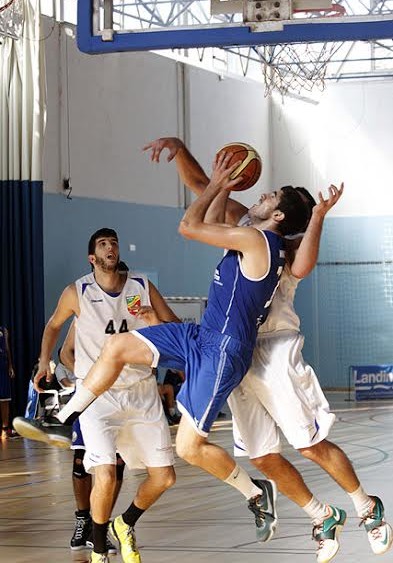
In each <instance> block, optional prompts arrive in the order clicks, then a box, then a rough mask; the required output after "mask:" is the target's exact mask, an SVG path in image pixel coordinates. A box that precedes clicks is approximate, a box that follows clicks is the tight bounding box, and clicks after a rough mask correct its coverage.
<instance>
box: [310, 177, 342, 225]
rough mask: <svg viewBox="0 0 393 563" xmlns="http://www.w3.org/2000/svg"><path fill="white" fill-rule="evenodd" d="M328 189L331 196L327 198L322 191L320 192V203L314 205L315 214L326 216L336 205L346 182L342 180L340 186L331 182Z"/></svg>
mask: <svg viewBox="0 0 393 563" xmlns="http://www.w3.org/2000/svg"><path fill="white" fill-rule="evenodd" d="M328 191H329V196H328V197H327V198H326V199H325V198H324V197H323V195H322V192H318V203H317V204H316V205H315V206H314V207H313V210H312V212H313V214H318V215H321V216H322V217H324V216H325V215H326V213H327V212H328V211H329V209H331V208H332V207H333V206H334V205H336V203H337V202H338V200H339V199H340V197H341V196H342V194H343V191H344V182H341V184H340V187H339V188H337V187H336V186H334V185H333V184H331V185H330V186H329V188H328Z"/></svg>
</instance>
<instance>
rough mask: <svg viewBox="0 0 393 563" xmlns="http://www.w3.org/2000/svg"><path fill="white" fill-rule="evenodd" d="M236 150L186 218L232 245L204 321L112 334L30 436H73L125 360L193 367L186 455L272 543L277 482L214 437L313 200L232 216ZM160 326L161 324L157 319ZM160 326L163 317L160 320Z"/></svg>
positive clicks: (207, 237) (270, 198) (280, 198)
mask: <svg viewBox="0 0 393 563" xmlns="http://www.w3.org/2000/svg"><path fill="white" fill-rule="evenodd" d="M231 156H232V155H231V153H228V154H225V153H223V154H221V155H220V156H218V157H217V158H216V160H215V162H214V164H213V173H212V177H211V179H210V182H209V184H208V186H207V188H206V190H205V191H204V192H203V194H202V195H201V196H200V197H199V198H198V199H197V200H196V201H194V202H193V203H192V204H191V206H190V207H189V208H188V210H187V211H186V213H185V215H184V217H183V219H182V221H181V222H180V226H179V232H180V233H181V234H182V235H183V236H184V237H185V238H188V239H192V240H198V241H200V242H204V243H206V244H210V245H213V246H216V247H220V248H223V249H229V250H228V251H227V252H226V254H225V255H224V257H223V259H222V260H221V262H220V263H219V264H218V266H217V268H216V271H215V274H214V280H213V282H212V284H211V287H210V292H209V299H208V305H207V308H206V311H205V314H204V317H203V320H202V322H201V324H200V325H196V324H194V323H185V324H175V323H168V324H158V323H159V321H158V319H157V325H156V326H149V327H147V328H143V329H138V330H134V331H132V333H124V334H116V335H113V336H111V337H110V338H109V339H108V340H107V342H106V344H105V345H104V347H103V349H102V352H101V355H100V357H99V359H98V360H97V362H96V363H95V364H94V366H93V367H92V369H91V370H90V372H89V374H88V376H87V377H86V379H85V380H84V382H83V384H82V385H80V387H79V389H78V390H77V392H76V393H75V395H74V397H73V398H72V399H71V400H70V402H69V403H68V404H67V405H65V407H64V408H63V409H62V411H61V413H60V414H59V415H58V420H57V423H55V425H54V426H51V427H42V426H35V427H34V428H32V429H31V432H28V433H26V434H25V435H26V437H29V438H32V439H35V438H38V439H42V438H41V436H40V434H42V433H45V434H46V435H47V436H48V441H49V442H50V441H51V440H52V441H53V443H57V437H58V436H59V435H60V436H61V437H64V436H68V437H69V436H70V432H69V430H68V429H67V428H66V427H65V426H64V425H60V424H59V421H60V422H62V423H65V424H66V425H70V424H72V422H73V421H74V420H75V419H76V418H77V417H78V416H79V414H80V413H82V412H83V411H84V410H85V409H86V408H87V407H88V406H89V405H90V404H91V403H93V401H95V400H96V398H97V397H98V396H99V395H101V394H102V393H103V392H104V391H105V390H107V389H109V388H110V387H111V385H113V384H114V382H115V381H116V380H117V377H118V375H119V373H120V372H121V370H122V369H123V367H124V365H125V364H139V365H149V366H152V367H158V366H160V367H170V368H174V369H179V370H182V371H185V373H186V380H185V382H184V383H183V385H182V388H181V390H180V392H179V395H178V397H177V399H178V404H179V408H180V409H181V411H182V413H183V416H182V419H181V422H180V424H179V429H178V433H177V439H176V447H177V452H178V455H179V456H180V457H182V458H183V459H185V460H186V461H187V462H189V463H190V464H192V465H196V466H198V467H201V468H202V469H204V470H205V471H207V472H208V473H210V474H212V475H214V476H215V477H217V478H218V479H221V480H222V481H224V482H226V483H228V484H229V485H231V486H233V487H235V488H236V489H238V490H239V491H240V492H241V493H242V494H243V495H244V496H245V497H246V499H247V500H248V502H249V508H250V510H251V511H252V512H253V513H254V515H255V520H256V525H257V537H258V539H259V540H260V541H268V540H269V539H270V538H271V537H272V535H273V533H274V529H275V526H276V514H275V507H274V500H275V495H276V493H275V488H274V484H273V483H272V482H270V481H252V480H251V479H250V477H249V476H248V474H247V473H246V472H245V471H244V470H243V469H242V468H241V467H240V466H238V465H237V464H236V462H235V461H234V460H233V459H232V458H231V457H230V456H229V454H228V453H227V452H226V451H225V450H224V449H223V448H220V447H219V446H217V445H215V444H212V443H210V442H209V441H208V439H207V438H208V433H209V431H210V428H211V426H212V424H213V422H214V420H215V418H216V417H217V414H218V413H219V411H220V409H221V408H222V406H223V404H224V403H225V401H226V399H227V397H228V395H229V394H230V393H231V391H232V390H233V389H234V387H236V386H237V385H238V384H239V382H240V381H241V380H242V378H243V376H244V375H245V373H246V372H247V370H248V368H249V366H250V363H251V358H252V352H253V348H254V345H255V341H256V336H257V326H258V324H259V323H261V322H263V320H264V319H265V318H266V316H267V312H268V309H269V305H270V302H271V300H272V298H273V295H274V292H275V290H276V288H277V286H278V283H279V277H280V274H281V271H282V268H283V266H284V252H283V239H282V235H287V234H295V233H297V232H301V231H302V230H303V229H304V227H305V224H306V222H307V219H308V208H307V206H306V204H305V203H304V201H303V199H302V198H301V196H300V195H299V193H298V192H297V191H296V190H295V189H293V188H290V187H288V188H286V189H283V190H280V191H278V192H272V193H270V194H264V195H262V196H261V198H260V200H259V201H258V202H257V203H256V204H255V205H254V206H253V207H252V208H251V210H250V219H251V225H250V226H247V227H234V226H228V225H226V224H224V219H225V208H226V203H227V201H228V197H229V194H230V190H231V188H233V187H235V186H236V184H237V183H238V182H239V181H240V179H236V180H230V175H231V173H232V172H233V171H234V170H235V168H236V166H237V165H238V164H239V162H237V163H235V164H234V165H233V166H229V162H230V158H231ZM150 324H151V323H150ZM153 324H154V323H153Z"/></svg>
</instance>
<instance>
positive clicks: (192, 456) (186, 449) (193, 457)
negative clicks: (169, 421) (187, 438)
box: [176, 441, 199, 465]
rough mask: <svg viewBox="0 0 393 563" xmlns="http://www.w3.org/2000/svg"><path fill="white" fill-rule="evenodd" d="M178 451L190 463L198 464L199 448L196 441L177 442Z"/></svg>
mask: <svg viewBox="0 0 393 563" xmlns="http://www.w3.org/2000/svg"><path fill="white" fill-rule="evenodd" d="M176 453H177V455H178V456H179V457H180V458H181V459H184V461H186V462H187V463H189V464H190V465H197V461H198V458H199V448H198V447H197V446H196V444H194V443H188V444H187V443H185V442H181V441H177V442H176Z"/></svg>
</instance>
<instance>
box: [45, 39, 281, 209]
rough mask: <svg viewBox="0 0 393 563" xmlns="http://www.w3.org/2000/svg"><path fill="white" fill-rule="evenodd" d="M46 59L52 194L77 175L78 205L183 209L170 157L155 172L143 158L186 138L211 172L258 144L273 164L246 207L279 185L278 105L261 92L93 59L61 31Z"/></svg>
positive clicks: (116, 57)
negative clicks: (163, 141)
mask: <svg viewBox="0 0 393 563" xmlns="http://www.w3.org/2000/svg"><path fill="white" fill-rule="evenodd" d="M47 59H48V62H47V72H48V99H49V103H48V128H47V134H46V144H45V158H44V179H45V190H46V191H47V192H54V193H56V192H59V191H62V181H61V180H62V178H65V177H68V176H70V178H71V184H72V187H73V192H72V193H73V196H81V197H90V198H98V199H109V200H113V201H125V202H132V203H140V204H147V205H164V206H171V207H179V206H180V207H182V206H183V205H184V192H183V189H182V187H181V186H179V183H178V179H177V174H176V171H175V166H174V164H172V165H167V164H166V161H165V158H164V159H163V164H162V165H160V166H157V165H152V164H151V163H150V161H149V158H148V156H147V155H146V154H143V153H142V151H141V148H142V146H143V145H144V144H145V143H146V142H148V141H150V140H152V139H154V138H156V137H161V136H167V135H170V136H173V135H177V136H180V137H183V138H185V139H186V141H187V143H188V144H189V147H190V149H191V151H192V152H194V153H195V156H196V157H197V159H200V161H201V163H202V165H203V166H204V167H206V168H207V170H210V167H211V162H212V159H213V156H214V153H215V151H216V150H218V149H219V148H220V147H221V146H222V145H223V144H225V143H227V142H230V141H237V140H243V141H244V142H248V143H250V144H253V145H254V146H255V147H256V148H257V150H259V151H260V152H261V153H262V155H263V157H264V158H265V163H266V165H265V170H264V175H263V181H262V182H261V183H259V184H258V185H257V186H256V187H255V188H254V189H253V190H250V191H249V192H247V194H241V196H240V198H241V199H242V200H243V201H244V202H245V203H251V202H253V201H254V200H255V199H256V197H257V193H259V192H260V191H261V186H268V185H269V184H270V182H269V180H270V173H269V167H268V164H267V163H268V162H269V161H270V155H269V149H268V147H269V133H268V131H269V127H268V120H269V106H270V104H269V102H268V101H267V100H266V99H265V98H264V96H263V87H262V85H260V84H256V83H251V82H248V81H247V82H246V81H242V80H238V79H233V78H227V79H225V80H220V79H219V77H218V76H217V75H216V74H214V73H210V72H208V71H204V70H200V69H196V68H192V67H188V66H187V67H184V66H183V65H182V64H180V63H176V62H175V61H172V60H170V59H167V58H164V57H160V56H158V55H155V54H151V53H115V54H110V55H95V56H90V55H84V54H82V53H80V52H79V51H78V50H77V47H76V45H75V41H74V40H73V39H71V38H69V37H67V36H66V35H65V34H64V31H63V30H61V31H60V37H59V34H58V33H57V28H56V32H55V33H53V34H52V35H51V37H50V39H49V40H48V43H47ZM59 169H60V172H59Z"/></svg>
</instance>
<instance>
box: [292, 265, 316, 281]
mask: <svg viewBox="0 0 393 563" xmlns="http://www.w3.org/2000/svg"><path fill="white" fill-rule="evenodd" d="M311 271H312V269H311V270H310V269H309V268H299V267H294V266H292V268H291V274H292V275H293V276H294V277H295V278H297V279H299V280H302V279H304V278H306V277H307V276H308V275H309V274H310V273H311Z"/></svg>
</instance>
